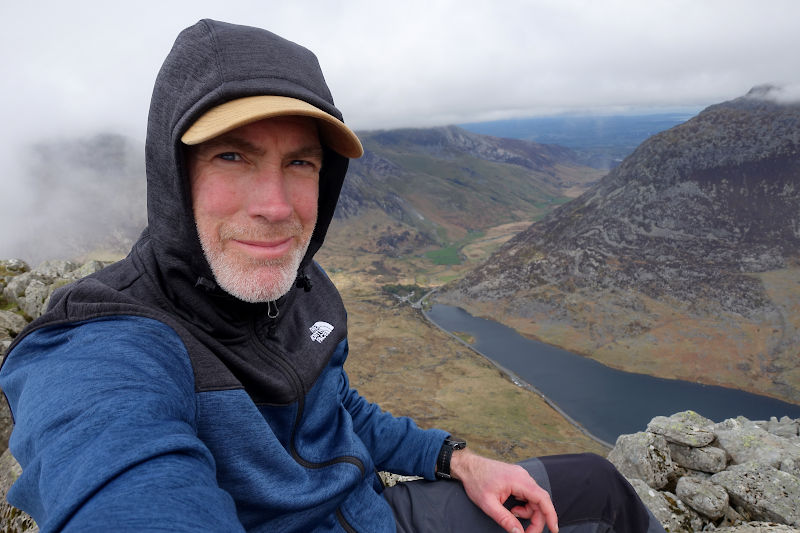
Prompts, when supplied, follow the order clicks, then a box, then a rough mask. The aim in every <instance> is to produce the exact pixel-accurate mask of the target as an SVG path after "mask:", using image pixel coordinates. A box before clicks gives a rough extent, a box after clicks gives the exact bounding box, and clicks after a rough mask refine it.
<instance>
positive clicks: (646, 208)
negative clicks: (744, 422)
mask: <svg viewBox="0 0 800 533" xmlns="http://www.w3.org/2000/svg"><path fill="white" fill-rule="evenodd" d="M771 93H772V89H770V88H769V87H762V88H756V89H754V90H753V91H751V92H750V93H749V94H748V95H746V96H743V97H741V98H737V99H735V100H732V101H730V102H724V103H721V104H717V105H713V106H711V107H709V108H707V109H705V110H704V111H702V112H701V113H700V114H698V115H697V116H696V117H694V118H692V119H691V120H689V121H687V122H686V123H684V124H682V125H680V126H676V127H674V128H672V129H670V130H667V131H665V132H662V133H659V134H657V135H654V136H653V137H651V138H650V139H648V140H647V141H645V142H644V143H642V144H641V145H640V146H639V147H638V148H637V149H636V150H635V151H634V152H633V154H631V155H630V156H629V157H627V158H626V159H625V160H624V161H623V162H622V163H621V164H620V165H619V166H618V167H616V168H615V169H613V170H612V171H611V172H610V173H609V174H608V175H607V176H606V177H605V178H603V179H602V180H600V182H599V183H598V184H597V185H596V186H594V187H592V188H591V189H590V190H589V191H587V192H586V193H584V194H583V195H582V196H580V197H579V198H577V199H575V200H573V201H571V202H569V203H567V204H564V205H563V206H561V207H560V208H558V209H556V210H554V211H553V212H551V213H550V214H549V215H548V216H546V217H545V218H544V219H543V220H542V221H540V222H538V223H536V224H534V225H532V226H531V227H530V228H529V229H527V230H526V231H523V232H521V233H520V234H518V235H517V236H516V237H515V238H513V239H512V240H510V241H509V242H508V243H507V244H506V245H505V246H504V247H502V248H501V249H500V250H498V251H497V252H496V253H495V254H494V255H493V256H491V257H490V258H489V259H488V260H487V261H486V262H485V263H484V264H483V265H481V266H480V267H479V268H477V269H475V270H474V271H472V272H471V273H469V274H468V275H467V276H465V277H464V278H463V279H462V280H460V281H459V282H458V283H456V284H454V285H453V286H451V287H449V288H448V290H446V291H442V292H441V293H440V294H441V296H440V297H441V300H442V301H444V302H451V303H455V304H457V305H462V303H463V304H464V306H465V307H467V308H469V302H470V301H473V302H479V303H476V304H475V307H480V306H484V308H486V306H485V304H486V303H489V304H490V305H491V304H492V303H495V304H496V306H497V309H494V308H492V309H491V311H490V312H492V313H494V314H495V315H497V314H502V315H508V317H512V318H517V319H519V320H520V321H521V322H529V323H538V324H539V326H537V325H533V326H531V327H532V329H533V330H536V328H539V329H538V330H536V331H530V332H529V333H531V334H534V335H535V336H538V337H539V338H542V339H544V340H546V341H548V342H552V343H554V344H559V345H562V346H563V344H560V343H559V339H558V338H548V337H547V335H548V331H544V328H546V327H551V330H553V331H555V330H558V331H559V332H561V333H559V334H558V335H560V337H561V338H566V337H570V336H571V337H573V338H575V337H578V336H582V337H583V338H584V339H585V341H582V343H581V345H580V346H569V347H568V348H569V349H572V350H574V351H580V352H583V353H587V352H588V353H590V354H592V352H594V351H595V350H597V351H602V350H606V351H612V350H617V354H616V355H615V354H609V355H608V358H607V359H608V360H607V362H610V363H613V365H614V366H617V367H623V368H627V366H626V365H630V366H631V367H633V369H635V370H636V371H646V370H644V368H643V367H642V368H639V367H637V366H636V365H637V363H636V362H633V361H627V362H626V361H622V360H621V359H620V358H622V357H628V358H634V357H636V356H637V355H641V354H642V353H643V351H644V350H647V349H653V348H652V347H653V346H654V345H657V344H658V343H659V342H662V343H664V341H665V340H669V339H665V338H664V337H665V335H663V326H664V325H665V324H666V323H667V322H668V321H670V320H672V321H675V316H673V315H676V316H677V315H680V317H685V318H686V321H687V322H689V323H691V322H694V323H695V324H698V323H703V322H704V321H717V324H715V325H713V326H711V327H712V329H714V330H713V331H711V332H709V331H697V332H696V335H697V336H698V337H702V336H706V337H713V336H718V337H720V338H722V337H725V336H728V337H731V338H732V337H735V336H737V335H738V334H740V333H741V332H743V331H747V333H745V335H747V336H749V337H748V338H745V339H742V340H741V341H739V340H737V341H736V342H738V343H739V345H741V346H744V345H746V347H745V348H744V349H743V350H744V351H742V352H741V353H739V354H736V355H735V356H734V357H732V358H730V361H729V362H728V363H725V362H724V361H723V360H722V359H720V360H719V361H716V363H715V364H719V365H720V366H723V365H725V366H726V367H727V366H730V367H734V366H738V368H730V369H728V368H726V369H725V371H726V372H729V373H730V374H731V376H733V377H731V379H730V380H729V381H728V382H727V383H728V384H729V385H733V386H735V385H737V384H741V383H746V382H752V381H753V379H754V378H758V377H759V376H761V377H762V378H763V379H764V383H760V384H759V385H761V386H762V388H768V390H769V392H770V393H771V394H773V395H775V396H778V397H780V398H782V399H786V400H788V401H794V402H797V401H800V386H798V381H797V379H796V376H797V375H800V374H798V372H800V370H798V367H797V358H796V353H797V352H796V349H795V347H796V346H797V345H798V343H800V330H798V329H797V328H796V327H795V326H796V324H795V323H794V321H793V316H794V312H793V311H792V310H790V309H787V308H786V307H785V306H782V305H781V304H780V303H778V302H776V300H775V298H774V297H773V295H771V294H770V293H769V290H768V288H766V287H765V284H764V277H763V274H765V273H768V272H775V271H779V270H788V269H793V268H797V264H798V258H800V103H794V104H789V103H780V102H778V101H775V100H774V99H772V98H771V97H770V95H771ZM787 283H788V282H787ZM498 311H499V312H498ZM673 311H675V312H674V313H673ZM479 314H480V313H479ZM726 321H727V322H728V323H725V322H726ZM515 327H516V326H515ZM565 331H568V332H569V333H564V332H565ZM751 331H752V335H751V334H750V333H751ZM693 333H694V332H693ZM550 334H551V335H555V334H553V333H552V331H551V332H550ZM670 335H672V333H670ZM637 342H639V343H641V344H638V345H636V349H632V350H631V351H632V352H634V353H631V354H628V355H620V354H621V351H620V350H623V349H624V346H626V345H632V344H635V343H637ZM733 344H736V343H734V342H732V343H731V345H733ZM648 346H649V348H648ZM696 346H697V345H696V344H692V345H691V346H689V347H688V348H686V349H683V350H684V351H682V348H681V347H679V346H675V345H673V346H672V350H673V354H674V355H673V360H674V361H675V364H674V365H673V366H674V368H673V369H672V370H671V371H670V372H669V375H671V376H672V377H684V376H682V375H681V374H680V372H681V368H686V369H689V370H687V371H686V372H687V376H689V375H692V374H696V373H697V372H698V371H702V370H703V368H702V365H703V364H707V361H700V360H699V359H698V357H699V356H698V355H697V354H696V353H694V352H688V353H687V351H691V350H696ZM711 346H714V344H713V343H712V344H711ZM717 346H719V345H718V344H717ZM726 348H727V347H726ZM704 355H706V354H703V356H704ZM659 357H660V354H652V356H650V357H649V359H651V360H657V359H659ZM684 357H685V358H686V359H688V360H689V361H688V362H689V363H690V364H686V363H687V361H686V360H684ZM701 358H702V357H701ZM667 359H668V358H667ZM664 364H668V363H664ZM784 372H793V374H791V376H793V377H787V375H788V374H784ZM664 374H666V373H664ZM737 374H738V377H737ZM767 375H768V377H764V376H767Z"/></svg>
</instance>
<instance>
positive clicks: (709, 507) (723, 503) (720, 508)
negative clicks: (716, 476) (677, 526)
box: [675, 476, 729, 520]
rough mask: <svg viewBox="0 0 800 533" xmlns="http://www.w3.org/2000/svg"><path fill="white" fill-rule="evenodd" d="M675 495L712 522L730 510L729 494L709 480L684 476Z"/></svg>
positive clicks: (679, 481)
mask: <svg viewBox="0 0 800 533" xmlns="http://www.w3.org/2000/svg"><path fill="white" fill-rule="evenodd" d="M675 494H676V495H677V496H678V498H680V499H681V501H683V502H684V503H685V504H686V505H688V506H689V507H691V508H692V509H694V510H695V511H697V512H698V513H700V514H702V515H705V516H707V517H709V518H711V519H712V520H716V519H718V518H722V517H723V516H725V511H726V510H727V508H728V501H729V500H728V493H727V492H726V491H725V489H724V488H722V487H721V486H719V485H716V484H714V483H713V482H711V481H708V480H704V479H697V478H693V477H689V476H684V477H682V478H680V479H679V480H678V484H677V486H676V488H675Z"/></svg>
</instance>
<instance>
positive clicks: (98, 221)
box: [0, 133, 147, 267]
mask: <svg viewBox="0 0 800 533" xmlns="http://www.w3.org/2000/svg"><path fill="white" fill-rule="evenodd" d="M14 150H15V152H16V153H14V154H9V155H13V157H8V158H4V159H5V160H6V161H11V162H13V163H15V164H14V165H7V166H6V168H5V177H4V178H5V179H4V180H3V181H4V193H3V197H4V199H5V202H4V204H5V205H4V208H3V209H2V210H0V213H1V214H0V258H3V259H8V258H18V259H23V260H25V261H26V262H27V263H28V264H30V265H31V266H32V267H35V266H36V265H37V264H39V263H40V262H42V261H44V260H47V259H84V258H89V257H91V258H113V257H118V256H120V255H124V254H125V253H127V251H128V249H130V246H131V244H132V243H133V242H134V241H135V239H136V238H137V237H138V235H139V233H141V231H142V229H144V227H145V225H146V220H147V212H146V199H145V185H146V183H145V181H146V180H145V169H144V148H143V146H142V144H141V143H139V142H136V141H133V140H131V139H129V138H127V137H124V136H122V135H118V134H110V133H101V134H95V135H90V136H84V137H77V138H56V139H43V140H38V141H29V142H27V143H25V144H24V145H22V146H21V147H18V148H15V149H14Z"/></svg>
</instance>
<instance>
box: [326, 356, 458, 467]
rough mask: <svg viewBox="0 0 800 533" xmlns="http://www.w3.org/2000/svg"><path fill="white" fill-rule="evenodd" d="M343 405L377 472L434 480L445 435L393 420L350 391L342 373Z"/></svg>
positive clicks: (347, 380) (377, 407)
mask: <svg viewBox="0 0 800 533" xmlns="http://www.w3.org/2000/svg"><path fill="white" fill-rule="evenodd" d="M342 375H343V376H344V379H343V380H342V390H341V391H340V394H341V396H342V398H343V400H342V403H343V405H344V406H345V409H347V411H348V412H349V413H350V416H351V418H352V419H353V430H354V431H355V432H356V434H357V435H358V437H359V438H360V439H361V441H362V442H363V443H364V445H365V446H366V447H367V449H368V450H369V451H370V455H371V456H372V460H373V461H374V462H375V466H376V467H377V468H378V469H379V470H388V471H390V472H394V473H396V474H404V475H413V476H422V477H424V478H426V479H435V478H436V476H435V472H436V458H437V456H438V455H439V450H440V449H441V447H442V443H443V442H444V439H445V437H447V435H448V434H447V433H446V432H444V431H442V430H439V429H428V430H423V429H420V428H419V427H418V426H417V425H416V423H414V421H413V420H412V419H410V418H408V417H395V416H393V415H392V414H391V413H387V412H384V411H382V410H381V408H380V407H379V406H378V405H377V404H374V403H370V402H368V401H367V400H366V399H364V397H363V396H361V395H360V394H359V393H358V392H357V391H356V390H355V389H351V388H350V383H349V379H348V377H347V373H346V372H345V371H344V370H342Z"/></svg>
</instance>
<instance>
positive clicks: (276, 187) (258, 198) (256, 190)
mask: <svg viewBox="0 0 800 533" xmlns="http://www.w3.org/2000/svg"><path fill="white" fill-rule="evenodd" d="M253 178H254V179H253V181H252V184H251V187H250V190H249V191H246V194H247V211H248V215H250V216H251V217H258V218H262V219H264V220H266V221H268V222H280V221H282V220H286V219H287V218H289V217H291V215H292V210H293V207H292V202H291V195H290V191H289V187H288V183H287V180H286V175H285V174H284V172H283V169H282V168H280V167H276V166H270V167H268V168H263V169H259V172H258V173H256V175H254V177H253Z"/></svg>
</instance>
